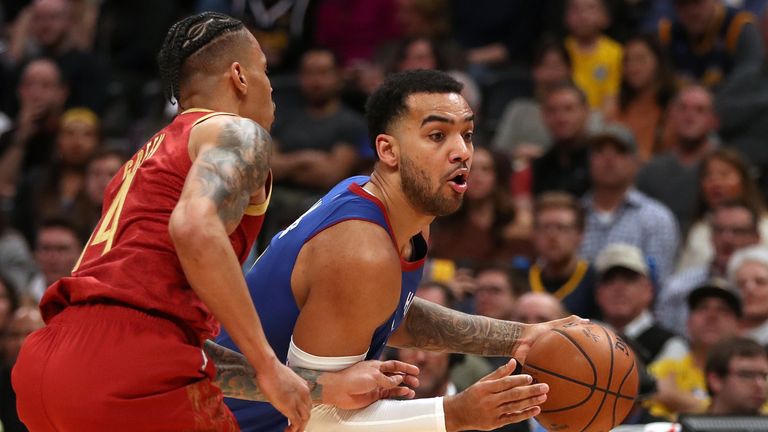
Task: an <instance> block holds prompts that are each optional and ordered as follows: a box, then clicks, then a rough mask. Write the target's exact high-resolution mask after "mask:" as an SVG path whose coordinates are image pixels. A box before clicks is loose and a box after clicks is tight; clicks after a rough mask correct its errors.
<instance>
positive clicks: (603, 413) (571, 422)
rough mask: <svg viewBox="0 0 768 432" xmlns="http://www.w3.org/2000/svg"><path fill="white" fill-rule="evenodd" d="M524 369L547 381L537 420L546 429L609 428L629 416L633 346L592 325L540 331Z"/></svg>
mask: <svg viewBox="0 0 768 432" xmlns="http://www.w3.org/2000/svg"><path fill="white" fill-rule="evenodd" d="M523 372H524V373H527V374H530V375H531V376H532V377H533V380H534V382H542V383H547V384H549V393H548V394H547V400H546V402H545V403H543V404H542V405H541V413H540V414H539V415H538V416H537V417H536V420H538V421H539V423H541V425H542V426H544V427H545V428H547V429H548V430H550V431H557V432H579V431H589V432H608V431H609V430H611V428H613V427H614V426H616V425H618V424H619V423H621V422H622V421H623V420H624V418H625V417H626V416H627V414H629V411H630V409H631V408H632V405H633V403H634V400H635V398H636V397H637V386H638V374H637V365H636V362H635V356H634V354H633V353H632V350H631V349H630V348H629V346H628V345H627V344H626V343H625V342H624V341H623V340H621V338H618V337H617V336H616V335H615V334H614V333H613V332H612V331H611V330H609V329H607V328H605V327H602V326H600V325H598V324H595V323H587V324H567V325H564V326H562V327H557V328H554V329H552V330H550V331H549V332H547V333H545V334H543V335H541V336H540V337H539V338H538V339H537V340H536V342H535V343H534V344H533V346H532V347H531V350H530V352H529V353H528V356H527V358H526V361H525V364H524V365H523Z"/></svg>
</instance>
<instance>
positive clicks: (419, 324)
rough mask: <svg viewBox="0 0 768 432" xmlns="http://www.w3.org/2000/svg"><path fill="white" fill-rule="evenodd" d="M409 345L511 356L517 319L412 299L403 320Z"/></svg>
mask: <svg viewBox="0 0 768 432" xmlns="http://www.w3.org/2000/svg"><path fill="white" fill-rule="evenodd" d="M404 325H405V326H406V330H407V331H408V334H409V335H411V341H410V342H411V343H410V344H409V346H408V347H409V348H420V349H426V350H430V351H447V352H460V353H466V354H477V355H484V356H511V355H512V353H513V352H514V351H515V349H516V348H517V346H518V344H519V343H520V336H521V334H522V330H523V329H522V326H521V325H520V324H519V323H516V322H511V321H503V320H495V319H491V318H487V317H482V316H476V315H469V314H465V313H462V312H458V311H455V310H453V309H449V308H446V307H443V306H440V305H437V304H434V303H431V302H428V301H424V300H421V299H415V300H414V302H413V304H412V305H411V308H410V310H409V311H408V315H407V316H406V319H405V323H404Z"/></svg>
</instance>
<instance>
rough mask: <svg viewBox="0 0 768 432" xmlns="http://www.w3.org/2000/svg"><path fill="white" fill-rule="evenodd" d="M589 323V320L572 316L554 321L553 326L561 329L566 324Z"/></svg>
mask: <svg viewBox="0 0 768 432" xmlns="http://www.w3.org/2000/svg"><path fill="white" fill-rule="evenodd" d="M588 322H589V319H588V318H582V317H580V316H578V315H571V316H569V317H566V318H561V319H558V320H554V321H552V326H553V327H559V326H561V325H564V324H587V323H588Z"/></svg>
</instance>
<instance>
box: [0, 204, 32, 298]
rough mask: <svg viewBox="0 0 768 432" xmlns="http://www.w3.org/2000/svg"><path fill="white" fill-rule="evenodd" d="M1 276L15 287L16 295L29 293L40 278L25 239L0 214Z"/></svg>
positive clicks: (0, 213)
mask: <svg viewBox="0 0 768 432" xmlns="http://www.w3.org/2000/svg"><path fill="white" fill-rule="evenodd" d="M0 274H2V275H3V276H4V277H5V278H6V279H8V281H9V283H10V284H11V285H12V286H14V287H15V289H16V294H17V295H21V294H22V293H24V292H26V291H27V287H28V285H29V284H30V282H31V281H32V280H33V279H34V278H36V277H38V270H37V265H36V264H35V259H34V258H33V257H32V252H31V251H30V250H29V245H28V244H27V242H26V240H24V237H23V236H22V235H21V234H19V233H18V232H17V231H16V230H15V229H13V228H12V227H11V226H9V225H8V224H7V222H6V218H5V217H4V215H3V214H2V212H0Z"/></svg>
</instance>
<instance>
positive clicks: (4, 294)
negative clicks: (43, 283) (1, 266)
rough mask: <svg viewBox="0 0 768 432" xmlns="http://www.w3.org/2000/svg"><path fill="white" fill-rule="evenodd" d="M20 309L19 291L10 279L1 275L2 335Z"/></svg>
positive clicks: (0, 307)
mask: <svg viewBox="0 0 768 432" xmlns="http://www.w3.org/2000/svg"><path fill="white" fill-rule="evenodd" d="M18 307H19V296H18V289H17V288H16V287H15V286H14V285H13V282H11V280H10V279H8V278H6V277H5V276H3V273H0V335H2V334H3V333H4V332H5V328H6V326H7V325H8V323H10V321H11V318H12V317H13V313H14V312H15V311H16V309H17V308H18Z"/></svg>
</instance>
